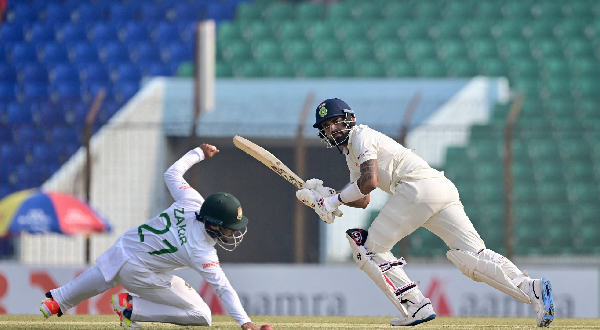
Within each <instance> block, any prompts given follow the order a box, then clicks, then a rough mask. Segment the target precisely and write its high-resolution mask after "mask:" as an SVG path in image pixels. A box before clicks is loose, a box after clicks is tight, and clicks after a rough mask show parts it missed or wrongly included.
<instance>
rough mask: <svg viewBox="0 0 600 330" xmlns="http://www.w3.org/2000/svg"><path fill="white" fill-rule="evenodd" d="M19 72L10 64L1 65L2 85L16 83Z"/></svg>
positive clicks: (0, 81) (0, 79)
mask: <svg viewBox="0 0 600 330" xmlns="http://www.w3.org/2000/svg"><path fill="white" fill-rule="evenodd" d="M16 81H17V70H15V67H13V66H12V65H10V64H7V63H0V83H15V82H16Z"/></svg>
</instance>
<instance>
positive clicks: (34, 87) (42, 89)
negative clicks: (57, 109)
mask: <svg viewBox="0 0 600 330" xmlns="http://www.w3.org/2000/svg"><path fill="white" fill-rule="evenodd" d="M21 97H22V99H23V100H25V101H27V102H38V101H44V100H46V99H48V98H49V97H50V88H49V86H48V84H47V83H38V82H32V83H23V85H22V86H21Z"/></svg>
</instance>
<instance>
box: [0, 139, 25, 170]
mask: <svg viewBox="0 0 600 330" xmlns="http://www.w3.org/2000/svg"><path fill="white" fill-rule="evenodd" d="M0 159H1V162H2V163H3V164H13V165H18V164H22V163H24V162H25V149H24V148H21V147H20V146H18V145H16V144H2V145H0Z"/></svg>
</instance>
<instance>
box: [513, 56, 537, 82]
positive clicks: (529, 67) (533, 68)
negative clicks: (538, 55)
mask: <svg viewBox="0 0 600 330" xmlns="http://www.w3.org/2000/svg"><path fill="white" fill-rule="evenodd" d="M508 72H509V76H510V78H511V79H513V80H518V79H519V78H527V79H536V78H539V77H540V68H539V66H538V63H537V62H536V61H535V60H533V59H531V58H527V59H518V60H514V61H509V64H508Z"/></svg>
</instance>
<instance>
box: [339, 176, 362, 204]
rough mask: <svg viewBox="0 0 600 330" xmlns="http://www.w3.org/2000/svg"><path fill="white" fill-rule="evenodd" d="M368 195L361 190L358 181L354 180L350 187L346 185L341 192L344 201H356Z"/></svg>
mask: <svg viewBox="0 0 600 330" xmlns="http://www.w3.org/2000/svg"><path fill="white" fill-rule="evenodd" d="M366 196H367V195H364V194H363V193H361V192H360V189H359V188H358V183H356V181H355V182H352V183H351V184H350V185H349V186H348V187H346V189H344V190H342V192H341V193H340V197H341V199H342V200H343V201H344V203H350V202H354V201H356V200H359V199H361V198H364V197H366Z"/></svg>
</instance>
